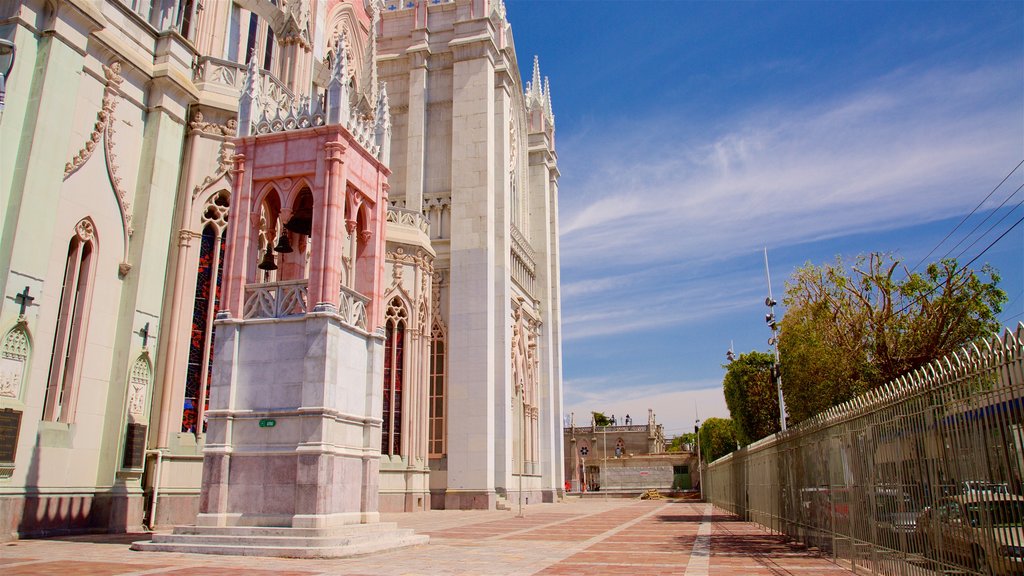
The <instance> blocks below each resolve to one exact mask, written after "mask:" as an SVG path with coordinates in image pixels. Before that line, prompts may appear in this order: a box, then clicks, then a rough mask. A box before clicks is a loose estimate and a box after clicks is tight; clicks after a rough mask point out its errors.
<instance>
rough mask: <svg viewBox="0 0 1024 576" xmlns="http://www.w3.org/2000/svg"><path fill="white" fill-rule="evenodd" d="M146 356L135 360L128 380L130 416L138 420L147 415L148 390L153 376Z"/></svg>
mask: <svg viewBox="0 0 1024 576" xmlns="http://www.w3.org/2000/svg"><path fill="white" fill-rule="evenodd" d="M146 356H147V355H146V354H145V353H143V355H142V356H139V357H138V359H137V360H135V365H134V366H132V371H131V374H130V375H129V378H128V414H129V415H131V416H135V417H138V418H142V417H144V416H145V415H146V390H147V389H148V388H149V382H150V377H151V375H152V371H151V370H150V368H149V360H148V359H147V358H146Z"/></svg>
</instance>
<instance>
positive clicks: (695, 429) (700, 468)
mask: <svg viewBox="0 0 1024 576" xmlns="http://www.w3.org/2000/svg"><path fill="white" fill-rule="evenodd" d="M729 352H730V353H732V350H731V349H730V350H729ZM693 433H694V434H696V435H697V486H698V487H699V489H700V499H701V501H702V502H703V501H704V472H703V471H704V465H703V463H702V462H701V459H700V418H697V421H696V423H694V425H693Z"/></svg>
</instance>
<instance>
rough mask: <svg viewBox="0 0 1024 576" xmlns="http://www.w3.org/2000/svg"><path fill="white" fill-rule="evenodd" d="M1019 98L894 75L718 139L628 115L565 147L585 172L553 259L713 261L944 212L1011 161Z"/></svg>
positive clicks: (1007, 81)
mask: <svg viewBox="0 0 1024 576" xmlns="http://www.w3.org/2000/svg"><path fill="white" fill-rule="evenodd" d="M1019 89H1020V86H1019V79H1018V78H1017V77H1016V75H1015V74H1014V73H1013V72H1012V71H1009V70H1007V69H998V68H992V69H982V70H974V71H966V72H965V71H930V72H926V73H920V74H917V75H914V74H912V73H911V72H909V71H899V72H896V73H893V74H891V75H889V76H886V77H884V78H881V79H879V80H877V81H876V83H875V84H873V85H871V86H866V87H863V88H861V89H860V90H859V91H856V92H854V93H852V94H850V95H849V96H846V97H842V98H837V99H835V100H833V101H829V102H825V103H822V104H815V105H808V106H806V107H804V108H802V109H787V110H776V109H770V108H769V109H762V110H757V111H754V112H751V113H750V114H748V115H745V116H743V117H740V118H736V119H734V120H733V124H732V125H730V126H728V127H727V128H726V129H725V130H723V131H721V132H720V133H717V134H714V135H707V134H694V133H690V132H688V131H687V130H686V129H685V127H680V126H679V124H680V121H679V120H678V119H672V118H648V119H644V118H639V119H637V118H632V119H630V122H629V123H626V124H610V125H608V126H607V131H608V132H607V134H605V135H598V134H593V133H592V134H590V136H589V137H588V138H587V139H586V140H585V141H582V140H581V141H573V140H570V141H568V142H566V141H563V142H561V144H560V146H561V149H562V150H564V151H565V152H564V155H565V156H570V157H572V158H576V159H585V160H584V163H583V164H582V165H581V164H580V163H577V164H575V165H574V166H573V171H574V172H576V173H579V174H586V175H588V176H585V177H583V178H582V179H577V180H576V181H575V182H573V184H572V186H571V187H569V186H564V187H563V189H571V190H579V193H577V194H566V195H563V197H562V213H563V216H562V236H563V245H562V247H563V263H564V264H565V265H566V266H567V267H574V266H582V267H584V268H586V267H587V263H590V262H600V263H601V264H602V265H607V264H613V263H624V262H628V263H635V262H637V261H643V260H647V261H655V260H663V259H665V258H669V259H673V258H695V257H696V258H701V259H707V258H711V259H722V258H726V257H730V256H734V255H736V254H737V253H741V252H744V251H749V250H750V249H751V248H752V247H756V246H759V245H762V244H764V243H770V244H773V245H781V244H793V243H798V242H802V241H806V240H809V239H816V238H821V237H827V236H830V235H840V234H849V233H852V232H862V231H866V230H872V229H886V228H889V227H892V226H894V225H899V224H902V223H904V222H905V221H906V219H907V218H909V217H912V218H914V219H915V220H916V221H921V220H928V219H936V218H940V217H945V216H948V215H950V214H951V213H954V212H956V211H959V210H962V209H963V208H964V207H965V206H967V205H969V204H970V202H972V201H974V202H976V199H975V195H976V194H977V193H978V192H980V191H981V190H983V188H984V186H986V185H991V183H992V182H994V181H998V179H999V177H1000V175H1001V173H1003V172H1005V170H1006V169H1007V168H1008V167H1010V166H1013V165H1014V164H1015V163H1016V160H1014V158H1017V157H1018V156H1019V155H1020V152H1021V142H1022V126H1021V124H1022V123H1021V120H1022V118H1021V111H1020V102H1019V98H1006V97H1004V95H1005V94H1006V93H1007V92H1008V91H1009V92H1011V93H1012V92H1014V91H1019ZM602 136H603V137H602ZM638 159H640V160H642V161H640V162H637V160H638ZM1017 160H1019V158H1017ZM597 257H599V258H597Z"/></svg>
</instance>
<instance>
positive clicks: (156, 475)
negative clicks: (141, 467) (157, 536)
mask: <svg viewBox="0 0 1024 576" xmlns="http://www.w3.org/2000/svg"><path fill="white" fill-rule="evenodd" d="M153 454H156V471H154V472H153V500H152V501H151V502H150V503H149V526H148V528H149V529H150V530H152V529H153V526H154V525H156V500H157V498H158V497H159V496H160V464H161V463H162V462H163V460H164V453H163V451H162V450H146V456H151V455H153Z"/></svg>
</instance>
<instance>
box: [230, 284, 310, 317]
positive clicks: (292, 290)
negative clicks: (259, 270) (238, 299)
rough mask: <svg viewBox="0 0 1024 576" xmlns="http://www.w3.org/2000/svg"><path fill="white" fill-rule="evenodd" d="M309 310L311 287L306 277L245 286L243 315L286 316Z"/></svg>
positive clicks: (297, 314)
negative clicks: (309, 287) (308, 285)
mask: <svg viewBox="0 0 1024 576" xmlns="http://www.w3.org/2000/svg"><path fill="white" fill-rule="evenodd" d="M308 311H309V289H308V287H307V282H306V280H305V279H302V280H285V281H282V282H264V283H262V284H249V285H247V286H246V287H245V306H244V308H243V312H242V317H243V318H244V319H246V320H251V319H254V318H286V317H288V316H299V315H302V314H305V313H306V312H308Z"/></svg>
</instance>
